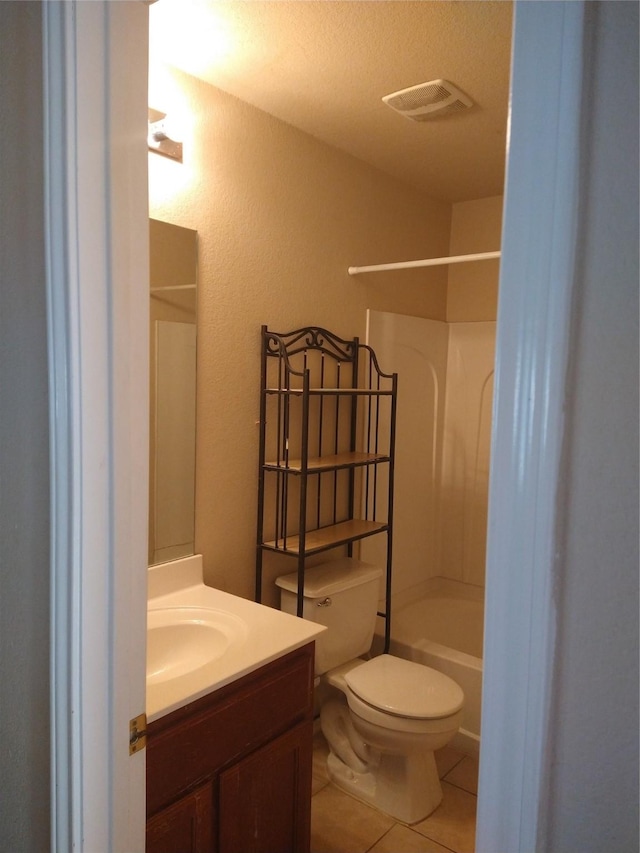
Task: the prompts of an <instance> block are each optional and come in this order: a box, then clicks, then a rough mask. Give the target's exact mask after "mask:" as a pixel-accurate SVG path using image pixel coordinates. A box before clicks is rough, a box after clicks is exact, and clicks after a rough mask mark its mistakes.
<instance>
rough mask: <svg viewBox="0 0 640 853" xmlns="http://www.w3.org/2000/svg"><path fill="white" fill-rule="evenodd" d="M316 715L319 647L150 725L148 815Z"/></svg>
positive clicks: (299, 652) (278, 662) (250, 676)
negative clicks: (315, 653) (315, 674)
mask: <svg viewBox="0 0 640 853" xmlns="http://www.w3.org/2000/svg"><path fill="white" fill-rule="evenodd" d="M312 711H313V644H311V645H309V646H307V647H305V648H303V649H299V650H297V651H296V652H292V653H291V654H289V655H287V656H285V657H284V658H281V659H280V660H278V661H274V662H273V663H271V664H268V665H267V666H265V667H263V668H262V669H260V670H258V671H257V672H255V673H251V674H250V675H247V676H245V677H244V678H242V679H240V680H239V681H237V682H235V683H234V684H231V685H227V687H225V688H222V689H221V690H219V691H216V692H215V693H213V694H211V695H210V696H205V697H203V698H202V699H200V700H198V701H197V702H194V703H192V704H191V705H190V706H188V707H187V708H185V709H180V710H179V711H176V712H175V713H174V714H170V715H168V716H167V717H165V718H161V719H160V720H157V721H155V722H154V723H152V724H151V725H150V726H149V739H148V746H147V815H148V816H151V815H153V814H155V813H156V812H157V811H158V810H159V809H160V808H162V807H163V806H165V805H166V804H168V803H170V802H172V801H173V800H175V799H177V798H178V797H179V796H180V795H181V794H182V793H183V792H185V791H187V790H188V789H189V788H191V787H193V786H194V785H195V784H198V783H199V782H201V781H202V780H204V779H206V778H210V777H212V776H213V775H214V774H215V773H217V772H218V771H219V770H221V769H223V768H224V767H226V766H228V765H229V764H231V763H232V762H234V761H237V760H238V759H240V758H242V757H243V756H245V755H248V754H249V753H250V752H252V751H253V750H255V749H257V748H258V747H260V746H262V745H263V744H265V743H267V742H268V741H270V740H272V739H273V738H274V737H277V736H278V735H279V734H281V733H282V732H284V731H286V730H287V729H289V728H291V727H292V726H293V725H295V724H296V723H298V722H300V721H302V720H304V719H311V717H312Z"/></svg>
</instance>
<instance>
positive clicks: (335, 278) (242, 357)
mask: <svg viewBox="0 0 640 853" xmlns="http://www.w3.org/2000/svg"><path fill="white" fill-rule="evenodd" d="M163 2H165V0H163ZM214 5H216V4H214ZM276 5H277V4H276ZM296 5H298V4H296ZM305 5H307V4H305ZM312 5H315V4H312ZM331 5H332V6H335V4H331ZM341 5H342V4H341ZM385 5H387V4H385ZM429 5H433V4H429ZM447 5H448V4H447ZM465 5H466V6H468V7H469V8H468V9H467V10H466V14H470V15H471V16H472V17H473V16H475V17H474V23H473V26H471V22H470V20H467V21H466V23H464V22H463V19H462V17H460V18H457V19H455V20H453V21H452V20H450V19H449V17H448V15H446V14H445V15H443V14H442V12H440V15H439V17H438V22H439V25H440V26H441V27H444V28H445V31H446V33H448V34H449V35H450V37H451V39H458V38H459V36H458V35H457V33H456V32H455V30H456V29H458V30H460V31H467V29H468V28H471V29H476V30H477V29H480V30H482V28H483V27H486V30H487V32H490V33H491V40H492V47H491V54H492V57H493V63H492V70H491V72H490V74H489V75H488V76H489V78H490V81H491V85H492V86H493V87H494V88H496V90H498V91H499V96H498V95H494V98H495V102H494V110H493V113H492V116H493V120H494V121H496V122H497V123H496V127H495V129H494V134H495V137H496V142H497V144H494V146H493V147H494V149H499V148H500V145H502V146H503V150H502V152H500V153H499V154H498V155H497V157H496V158H494V160H492V161H491V162H490V163H489V162H488V161H487V162H486V163H484V164H483V165H482V166H476V168H475V172H476V174H475V175H474V176H471V175H470V176H469V178H468V179H467V181H466V186H465V184H464V183H463V181H464V178H460V179H459V181H458V185H457V186H456V188H455V190H454V191H453V192H454V194H455V197H456V199H457V200H456V201H453V202H452V201H451V200H448V199H447V198H446V192H447V191H446V190H445V189H444V188H439V190H438V193H439V195H440V198H434V197H431V196H430V195H429V192H427V191H425V190H424V188H423V187H424V182H425V178H422V179H421V180H422V182H423V185H422V186H421V187H419V181H417V182H416V181H414V186H410V184H409V179H410V177H411V176H410V175H409V174H406V176H405V181H404V182H401V181H399V180H398V179H397V178H394V177H392V176H390V175H389V174H388V173H385V172H383V171H381V170H378V169H375V168H373V167H371V165H369V164H367V163H365V162H363V160H359V159H356V158H354V157H353V156H349V155H347V154H346V153H344V152H342V151H340V150H338V148H336V147H333V146H329V145H327V144H326V143H323V142H322V141H319V140H317V139H315V138H314V137H312V136H310V135H308V134H306V133H304V132H302V131H300V130H298V129H297V128H295V127H293V126H292V125H291V124H286V123H284V122H283V121H281V120H278V119H277V118H274V117H273V116H271V115H269V114H268V112H264V111H262V110H260V109H257V108H256V107H254V106H252V105H251V104H249V103H247V101H245V100H243V99H242V98H240V99H238V98H235V97H233V96H231V95H229V94H227V93H226V92H224V91H222V89H224V81H225V65H224V62H225V61H226V62H229V61H231V62H233V57H232V58H231V60H230V59H229V55H228V51H229V48H228V46H227V47H226V50H227V55H226V56H225V45H224V44H222V45H220V52H221V59H220V63H219V65H220V67H219V68H217V69H214V73H216V72H217V74H218V78H217V79H219V80H220V81H221V82H220V84H219V86H220V88H218V87H215V86H212V85H210V84H208V83H206V82H204V81H203V80H200V79H197V78H196V77H193V76H190V75H188V74H185V73H184V72H182V71H178V70H176V69H175V68H173V69H172V68H168V67H166V66H164V65H163V64H162V63H160V62H158V61H157V59H158V58H161V59H165V60H166V56H165V55H164V53H163V51H167V50H169V51H173V52H174V55H175V54H176V52H179V39H178V36H177V25H176V24H175V22H174V24H173V27H172V28H171V38H170V40H169V41H166V40H165V41H162V38H161V36H162V33H160V42H161V44H160V47H158V46H157V37H156V35H155V33H156V32H157V29H156V30H154V15H156V14H157V13H159V12H161V11H162V3H160V4H157V5H156V6H155V7H152V9H151V45H150V56H151V75H150V95H149V105H150V107H152V108H154V109H161V110H163V111H166V112H167V114H168V115H169V116H170V118H171V120H172V121H173V122H174V126H175V127H177V128H178V129H179V130H178V131H176V132H177V133H179V136H180V138H181V140H182V142H183V152H184V155H183V162H182V163H178V162H175V161H173V160H171V159H169V158H166V157H161V156H157V155H155V154H152V153H150V155H149V187H150V216H151V217H152V218H153V219H156V220H161V221H164V222H169V223H174V224H176V225H179V226H182V227H184V228H188V229H193V230H194V231H196V232H197V235H198V237H197V240H198V305H197V312H198V321H197V322H198V342H197V392H196V397H197V424H196V450H195V455H196V459H197V469H196V477H195V545H194V546H193V547H194V549H195V551H196V552H197V553H199V554H202V555H203V562H204V572H205V580H206V581H207V583H209V584H211V585H212V586H215V587H218V588H220V589H223V590H226V591H228V592H231V593H234V594H236V595H240V596H243V597H246V598H251V597H252V596H253V586H254V567H255V545H254V542H255V533H254V531H255V488H256V477H257V472H256V449H257V438H258V428H257V424H256V421H257V417H258V415H257V404H258V379H259V347H260V340H259V334H258V332H259V329H260V326H261V325H262V324H263V323H267V324H268V325H270V326H272V327H274V328H276V329H277V330H280V331H286V330H288V329H294V328H297V327H300V326H304V325H308V324H314V325H316V324H317V325H319V326H322V327H325V328H328V329H330V330H332V331H334V332H335V333H337V334H339V335H342V336H344V337H351V336H353V335H358V336H359V337H360V338H361V339H362V340H365V339H367V336H369V337H368V340H369V342H370V343H371V344H372V345H373V346H374V348H375V349H376V351H377V352H378V356H379V358H380V361H381V365H382V367H383V369H385V370H398V371H399V373H400V392H399V395H400V396H399V415H398V418H399V420H398V430H399V438H398V443H397V450H396V457H397V468H396V478H397V479H396V507H397V509H396V533H395V537H394V607H393V610H394V612H395V611H396V610H400V608H401V607H402V605H403V604H406V603H407V602H409V601H411V600H413V598H415V596H416V593H417V592H419V593H420V594H424V593H429V592H433V593H435V594H438V593H437V590H438V588H439V586H438V585H439V584H440V588H441V583H442V582H441V581H439V580H438V578H441V577H444V578H445V583H448V586H447V587H446V588H447V589H449V590H451V589H453V590H454V591H455V592H456V593H457V595H454V596H453V598H452V597H451V595H450V594H447V596H445V600H444V603H443V606H445V607H448V606H451V603H452V602H453V604H454V606H455V605H456V603H457V604H460V605H461V606H462V608H464V610H463V611H462V615H461V617H460V618H459V619H458V620H457V621H458V623H459V624H461V625H465V626H468V625H469V624H470V621H473V622H475V636H474V637H472V638H471V639H469V638H467V645H463V646H462V648H456V646H455V642H456V641H455V640H454V641H453V643H454V646H453V648H451V643H449V642H448V641H443V639H442V638H441V637H432V638H431V640H432V641H434V642H437V643H438V645H439V646H440V647H441V646H443V645H444V646H445V647H446V646H449V647H450V650H449V651H445V652H444V656H445V657H444V659H443V658H442V656H440V660H439V662H438V663H437V666H438V667H439V668H440V669H442V670H443V671H445V672H448V674H450V675H453V677H454V678H455V679H456V680H457V681H459V682H461V683H462V684H463V688H464V690H465V695H466V696H467V702H466V714H467V718H468V720H469V722H466V723H465V725H463V732H464V733H463V734H462V735H461V736H460V737H459V738H458V741H459V742H458V746H459V747H460V749H461V750H463V751H464V753H471V754H474V753H475V755H476V756H477V752H478V745H479V710H480V709H479V705H480V683H481V675H482V673H481V660H480V658H481V653H480V650H479V648H478V647H479V646H480V645H481V640H482V637H481V632H482V601H481V599H482V587H483V580H484V572H483V568H484V567H483V560H484V545H485V527H486V502H487V478H488V441H489V433H490V410H491V388H492V386H491V381H492V360H493V336H494V330H495V314H496V305H497V280H498V261H497V260H488V261H482V262H477V263H471V264H456V265H450V266H447V265H443V266H438V267H432V268H429V269H421V270H403V271H398V272H384V273H380V274H369V275H363V276H360V277H352V278H349V277H347V276H346V275H345V271H346V269H347V267H349V266H350V265H352V264H355V263H358V264H360V263H362V264H368V263H383V262H388V261H393V260H409V259H415V258H422V257H443V256H449V255H460V254H466V253H474V252H486V251H493V250H497V249H499V248H500V229H501V214H502V195H501V193H502V181H503V168H504V139H505V132H506V108H507V91H508V69H509V54H510V25H511V17H510V8H509V4H498V5H497V6H496V4H490V5H489V6H486V5H485V4H483V5H485V8H484V9H480V8H479V7H475V6H474V5H473V4H465ZM217 6H218V7H222V6H224V4H217ZM347 6H348V7H349V8H348V9H346V10H345V9H344V7H343V9H342V10H341V12H340V14H341V15H342V16H343V21H342V25H343V26H347V25H348V26H349V27H357V26H358V25H360V26H361V25H362V21H363V17H362V16H363V15H365V16H366V18H367V19H369V18H370V15H369V14H368V13H366V10H365V9H364V7H363V6H362V4H347ZM420 6H421V10H420V14H421V15H423V16H424V20H423V26H425V27H426V26H427V19H426V15H427V11H426V4H420ZM309 8H310V7H309ZM336 8H337V7H336ZM443 8H444V7H443ZM345 14H346V15H348V18H347V21H346V22H345V21H344V15H345ZM458 14H459V15H464V14H465V13H464V12H463V10H462V7H461V6H459V13H458ZM432 17H433V16H432ZM258 20H259V22H260V24H261V26H262V27H263V28H265V27H266V28H267V31H268V32H269V34H270V35H271V38H272V40H273V41H275V40H276V39H277V27H278V26H281V27H282V26H283V25H285V24H286V23H287V22H286V19H283V20H282V21H280V20H279V17H278V15H277V14H271V15H270V16H267V15H263V17H262V18H258ZM331 20H332V22H333V23H335V20H336V19H335V18H333V19H331ZM248 21H249V23H250V21H251V18H250V17H249V18H248ZM234 23H235V26H236V27H237V26H238V22H237V21H235V22H234V20H233V18H232V17H230V18H229V20H227V21H226V23H225V24H224V25H223V26H222V33H223V35H224V34H225V32H226V31H225V26H226V28H227V30H228V29H230V30H231V34H233V27H232V25H233V24H234ZM321 23H322V21H321V20H320V19H316V18H314V16H313V15H307V17H306V18H304V17H300V19H299V20H298V21H297V22H296V26H297V28H298V30H299V32H303V31H304V27H307V28H308V30H309V32H311V31H313V30H314V29H316V30H317V29H318V28H319V27H320V25H321ZM246 25H247V22H246V21H245V26H246ZM385 25H386V29H387V30H388V26H389V23H388V21H386V22H385V20H384V18H383V17H381V16H380V14H379V16H378V19H377V21H376V24H375V26H378V27H382V28H383V29H384V28H385ZM404 25H405V28H406V26H407V25H408V23H407V19H406V18H405V19H404ZM254 26H255V24H254ZM323 26H324V27H325V28H326V27H327V26H328V24H327V22H326V21H325V22H324V25H323ZM370 26H374V24H370ZM395 26H396V27H398V26H399V24H398V23H397V22H396V23H395ZM431 26H432V27H433V26H434V24H433V23H431ZM269 28H270V29H269ZM283 32H284V31H283ZM226 35H227V36H229V33H228V32H226ZM485 35H486V34H485ZM229 37H230V36H229ZM369 37H370V38H373V33H369ZM433 37H434V40H436V41H437V40H438V38H440V39H442V38H443V37H442V36H436V35H435V32H434V36H433ZM165 38H166V37H165ZM254 38H255V34H254ZM281 38H284V35H283V36H281ZM299 38H300V39H301V40H302V39H304V36H303V35H299ZM247 41H248V42H250V38H249V37H247ZM210 43H213V42H211V41H210ZM287 44H288V45H289V43H288V42H287ZM455 44H456V47H457V49H458V50H464V49H466V51H467V53H473V49H470V46H469V44H468V43H466V44H465V47H464V48H463V46H462V44H461V42H459V41H456V42H455ZM474 44H475V43H474ZM483 44H484V48H485V49H486V39H485V41H484V42H483ZM216 46H218V42H216ZM252 47H253V50H254V52H256V51H257V52H258V53H259V50H260V49H262V50H266V48H265V47H264V45H263V46H262V48H259V47H256V45H252ZM412 47H413V48H414V50H413V54H414V55H413V58H412V59H411V63H413V65H414V66H415V64H416V55H417V56H418V57H419V53H418V50H417V43H414V44H413V45H412ZM288 49H290V50H293V48H291V47H290V45H289V48H288ZM476 49H478V48H476ZM319 50H320V49H319ZM247 52H248V53H249V54H250V57H251V53H250V51H247ZM407 53H408V54H409V53H411V52H410V51H407ZM176 61H177V62H179V61H180V58H179V57H178V59H177V60H176ZM236 61H242V60H236ZM244 61H251V58H250V60H246V59H245V60H244ZM254 61H255V62H257V67H256V73H257V71H258V70H259V69H260V67H261V63H262V64H264V63H266V62H267V59H266V58H265V57H262V59H260V58H258V59H257V60H254ZM270 61H271V62H272V61H273V59H272V58H271V59H270ZM183 62H184V61H183ZM417 65H418V67H421V61H418V62H417ZM187 67H191V66H189V65H188V64H187ZM429 67H431V66H429ZM270 68H271V66H270ZM270 73H275V72H274V70H273V68H271V71H270ZM416 73H418V72H417V71H413V70H412V69H411V68H407V69H402V68H401V69H400V70H398V72H397V78H396V79H397V80H398V83H397V85H396V88H399V87H400V86H401V85H409V84H410V83H411V82H414V83H417V82H420V78H416V77H415V74H416ZM448 73H453V72H448ZM427 76H429V75H427ZM435 76H446V75H445V74H444V71H443V72H442V74H440V72H438V73H436V72H435V71H434V73H433V74H431V77H435ZM249 79H251V78H250V77H249ZM453 82H455V80H454V81H453ZM246 85H248V84H247V83H246V82H245V86H246ZM484 85H485V86H486V85H487V81H486V80H484ZM247 92H248V94H247V100H251V93H250V92H249V90H247ZM484 97H487V96H486V95H484ZM377 100H379V99H374V98H372V103H373V106H372V107H371V109H373V108H377ZM257 103H258V104H260V103H261V102H260V100H259V98H258V99H257ZM265 109H266V108H265ZM496 116H497V119H496ZM389 121H393V122H395V121H398V122H403V123H406V124H407V125H408V130H407V131H406V132H409V131H411V133H416V132H417V133H420V132H422V131H424V130H429V129H430V128H431V127H433V126H434V125H433V124H432V125H429V124H427V125H421V124H416V125H415V126H413V125H412V124H411V123H408V122H406V120H404V119H403V118H402V117H401V116H397V117H396V116H394V115H393V114H391V113H390V116H389ZM439 121H440V122H446V119H440V120H439ZM450 122H451V124H450V125H449V132H453V133H454V134H455V133H457V132H458V131H456V128H460V132H462V133H464V124H463V123H464V117H461V116H457V117H456V116H454V117H453V119H450ZM456 122H457V124H456ZM451 128H453V131H451ZM475 162H476V164H478V163H479V161H478V160H477V157H476V160H475ZM460 171H461V172H464V173H465V174H467V175H468V174H469V171H470V167H466V168H465V169H462V168H461V169H460ZM472 177H473V180H472ZM418 187H419V188H418ZM449 193H451V190H449ZM275 212H277V213H275ZM152 264H153V259H152ZM240 294H241V296H240ZM336 306H339V310H336ZM368 311H370V312H371V314H370V315H369V317H368V316H367V312H368ZM425 347H426V349H425ZM429 348H430V349H429ZM398 365H399V366H398ZM447 365H448V367H447ZM410 371H411V372H410ZM469 377H471V379H470V378H469ZM416 380H418V381H419V384H417V383H416ZM417 387H419V388H422V389H424V390H423V391H418V392H417V393H416V392H415V390H410V389H415V388H417ZM403 388H404V391H403ZM418 412H419V417H416V413H418ZM425 432H428V435H425ZM230 441H231V442H232V443H231V444H229V442H230ZM416 459H418V460H419V463H418V464H419V466H420V472H421V473H420V476H419V477H418V478H416V475H415V470H416ZM425 519H426V520H425ZM372 549H373V550H372ZM362 558H363V559H370V560H371V561H372V562H376V554H375V540H374V539H370V540H365V542H363V543H362ZM290 570H291V568H290V566H288V565H287V564H286V562H285V563H284V564H283V563H282V561H280V562H279V563H278V562H277V561H276V560H273V561H272V562H271V564H268V565H267V572H268V573H269V577H270V579H271V580H272V581H273V580H274V579H275V577H276V576H277V575H278V574H281V573H282V572H283V571H290ZM268 586H269V585H268V584H267V585H266V589H267V590H268ZM272 590H273V592H272V593H271V597H269V593H268V591H267V594H266V596H265V600H266V601H267V602H268V603H270V604H273V605H276V604H277V598H276V588H275V585H272ZM440 595H442V593H440ZM456 598H457V601H456ZM441 603H442V601H441ZM435 606H436V607H437V604H436V605H435ZM469 608H472V609H473V614H472V617H471V620H470V619H469ZM417 618H418V620H419V621H420V620H421V619H424V617H420V616H419V615H418V617H417ZM415 620H416V617H415V616H414V620H413V621H414V622H415ZM439 621H442V620H439ZM448 621H450V622H453V623H455V622H456V618H455V616H454V617H453V618H452V619H451V620H448ZM446 622H447V620H445V626H444V627H445V628H446V627H447V625H446ZM396 624H397V625H398V627H399V626H400V623H399V622H398V623H395V622H394V626H395V625H396ZM449 627H454V628H455V624H454V625H453V626H449ZM401 639H402V638H401V636H400V635H398V640H397V642H399V641H400V640H401ZM426 639H427V638H426V637H420V638H419V642H418V644H417V645H416V643H415V642H414V643H413V648H411V647H405V649H404V650H403V651H402V654H403V656H408V657H414V658H415V659H420V658H419V657H416V655H419V654H424V655H427V654H429V653H430V652H428V651H424V650H423V651H422V652H419V651H418V646H420V645H424V643H425V642H426ZM469 644H470V646H471V647H474V648H473V649H472V651H469ZM392 650H393V649H392ZM432 652H433V648H432V649H431V653H432ZM422 662H424V663H431V664H433V659H432V658H426V657H423V658H422ZM452 667H453V670H452Z"/></svg>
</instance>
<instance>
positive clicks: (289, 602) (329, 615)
mask: <svg viewBox="0 0 640 853" xmlns="http://www.w3.org/2000/svg"><path fill="white" fill-rule="evenodd" d="M381 576H382V569H380V568H378V567H377V566H372V565H371V564H370V563H363V562H361V561H360V560H354V559H352V558H349V557H344V558H342V559H340V560H333V561H331V562H328V563H322V564H321V565H319V566H314V567H313V568H309V569H305V574H304V607H303V612H302V615H303V618H305V619H309V620H310V621H311V622H317V623H319V624H320V625H326V627H327V629H328V630H327V631H325V632H324V633H322V634H321V635H320V637H318V638H317V639H316V675H322V674H323V673H324V672H327V671H328V670H330V669H333V668H334V667H336V666H340V664H342V663H346V662H347V661H350V660H352V659H353V658H357V657H358V656H359V655H362V654H364V653H365V652H368V651H369V649H370V648H371V642H372V640H373V633H374V629H375V623H376V612H377V609H378V595H379V581H380V577H381ZM276 584H277V585H278V586H279V587H280V609H281V610H283V611H284V612H285V613H292V614H293V615H295V614H296V612H297V601H298V599H297V593H298V573H297V572H293V573H292V574H290V575H283V576H282V577H279V578H277V579H276Z"/></svg>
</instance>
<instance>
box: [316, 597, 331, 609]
mask: <svg viewBox="0 0 640 853" xmlns="http://www.w3.org/2000/svg"><path fill="white" fill-rule="evenodd" d="M332 604H333V601H331V598H330V597H329V596H327V597H326V598H323V599H322V601H318V602H317V603H316V607H331V605H332Z"/></svg>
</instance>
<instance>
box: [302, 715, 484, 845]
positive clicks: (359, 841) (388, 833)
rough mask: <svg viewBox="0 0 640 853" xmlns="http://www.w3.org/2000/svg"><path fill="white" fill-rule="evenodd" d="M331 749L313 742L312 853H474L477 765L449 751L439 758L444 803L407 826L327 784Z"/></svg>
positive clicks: (322, 742) (319, 739)
mask: <svg viewBox="0 0 640 853" xmlns="http://www.w3.org/2000/svg"><path fill="white" fill-rule="evenodd" d="M326 757H327V745H326V742H325V740H324V738H323V737H322V734H320V733H319V732H318V733H317V734H316V736H315V739H314V752H313V799H312V801H311V853H452V851H453V853H473V849H474V839H475V829H476V802H477V793H478V761H477V759H476V758H474V757H472V756H469V755H465V754H464V753H461V752H458V751H457V750H455V749H452V748H451V747H445V748H444V749H440V750H438V752H436V761H437V764H438V771H439V773H440V778H441V779H442V789H443V792H444V799H443V801H442V803H441V804H440V805H439V806H438V808H437V809H436V810H435V812H433V814H431V815H429V817H428V818H426V819H425V820H423V821H421V822H420V823H416V824H413V825H412V826H407V825H406V824H403V823H400V822H399V821H395V820H394V819H393V818H391V817H389V816H388V815H385V814H383V813H382V812H379V811H377V810H376V809H373V808H371V806H368V805H365V804H364V803H361V802H360V801H359V800H356V799H354V798H353V797H351V796H349V794H345V793H344V792H343V791H340V790H339V789H338V788H336V787H335V785H333V784H332V783H331V782H329V779H328V776H327V771H326Z"/></svg>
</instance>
